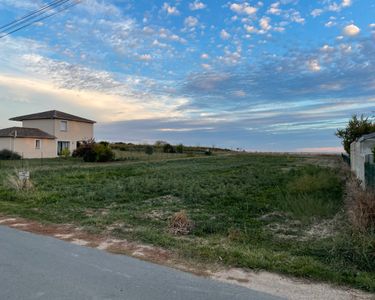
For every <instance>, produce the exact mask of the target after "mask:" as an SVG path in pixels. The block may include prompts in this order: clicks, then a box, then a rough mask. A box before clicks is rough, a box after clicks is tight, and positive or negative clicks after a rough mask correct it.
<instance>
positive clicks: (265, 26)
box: [259, 17, 272, 31]
mask: <svg viewBox="0 0 375 300" xmlns="http://www.w3.org/2000/svg"><path fill="white" fill-rule="evenodd" d="M270 21H271V19H270V18H268V17H263V18H261V19H260V20H259V25H260V27H261V28H262V30H264V31H268V30H270V29H271V28H272V26H271V25H270Z"/></svg>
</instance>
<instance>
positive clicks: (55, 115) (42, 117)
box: [9, 110, 96, 124]
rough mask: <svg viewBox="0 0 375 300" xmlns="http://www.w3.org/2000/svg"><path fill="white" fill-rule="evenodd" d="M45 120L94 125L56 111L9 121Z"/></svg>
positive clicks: (85, 120)
mask: <svg viewBox="0 0 375 300" xmlns="http://www.w3.org/2000/svg"><path fill="white" fill-rule="evenodd" d="M45 119H50V120H53V119H58V120H67V121H77V122H83V123H90V124H94V123H96V122H95V121H92V120H89V119H85V118H81V117H78V116H74V115H71V114H67V113H64V112H61V111H58V110H49V111H44V112H41V113H36V114H31V115H25V116H19V117H14V118H11V119H9V120H11V121H27V120H45Z"/></svg>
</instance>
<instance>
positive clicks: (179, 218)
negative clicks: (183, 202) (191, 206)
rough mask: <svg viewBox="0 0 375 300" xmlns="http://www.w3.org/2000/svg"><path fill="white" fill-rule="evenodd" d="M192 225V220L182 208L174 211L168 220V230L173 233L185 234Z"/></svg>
mask: <svg viewBox="0 0 375 300" xmlns="http://www.w3.org/2000/svg"><path fill="white" fill-rule="evenodd" d="M193 227H194V224H193V222H192V221H191V220H190V219H189V217H188V215H187V213H186V211H184V210H182V211H179V212H177V213H175V214H174V215H173V216H172V218H171V219H170V221H169V232H171V233H172V234H175V235H187V234H189V233H190V232H191V230H192V229H193Z"/></svg>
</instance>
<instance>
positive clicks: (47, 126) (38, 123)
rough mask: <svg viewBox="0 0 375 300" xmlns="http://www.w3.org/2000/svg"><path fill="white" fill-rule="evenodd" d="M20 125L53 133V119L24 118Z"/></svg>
mask: <svg viewBox="0 0 375 300" xmlns="http://www.w3.org/2000/svg"><path fill="white" fill-rule="evenodd" d="M22 127H28V128H38V129H40V130H42V131H44V132H47V133H49V134H52V135H55V120H25V121H23V122H22Z"/></svg>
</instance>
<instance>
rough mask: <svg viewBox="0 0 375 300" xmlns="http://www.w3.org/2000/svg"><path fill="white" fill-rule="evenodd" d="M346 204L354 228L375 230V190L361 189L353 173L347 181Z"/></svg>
mask: <svg viewBox="0 0 375 300" xmlns="http://www.w3.org/2000/svg"><path fill="white" fill-rule="evenodd" d="M346 206H347V211H348V214H349V219H350V221H351V223H352V225H353V226H354V228H355V229H356V230H359V231H362V232H364V231H368V230H372V231H375V192H374V191H371V190H369V191H365V190H363V189H362V187H361V186H360V183H359V181H358V180H357V179H356V178H354V175H352V177H351V178H350V179H349V180H348V181H347V185H346Z"/></svg>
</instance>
